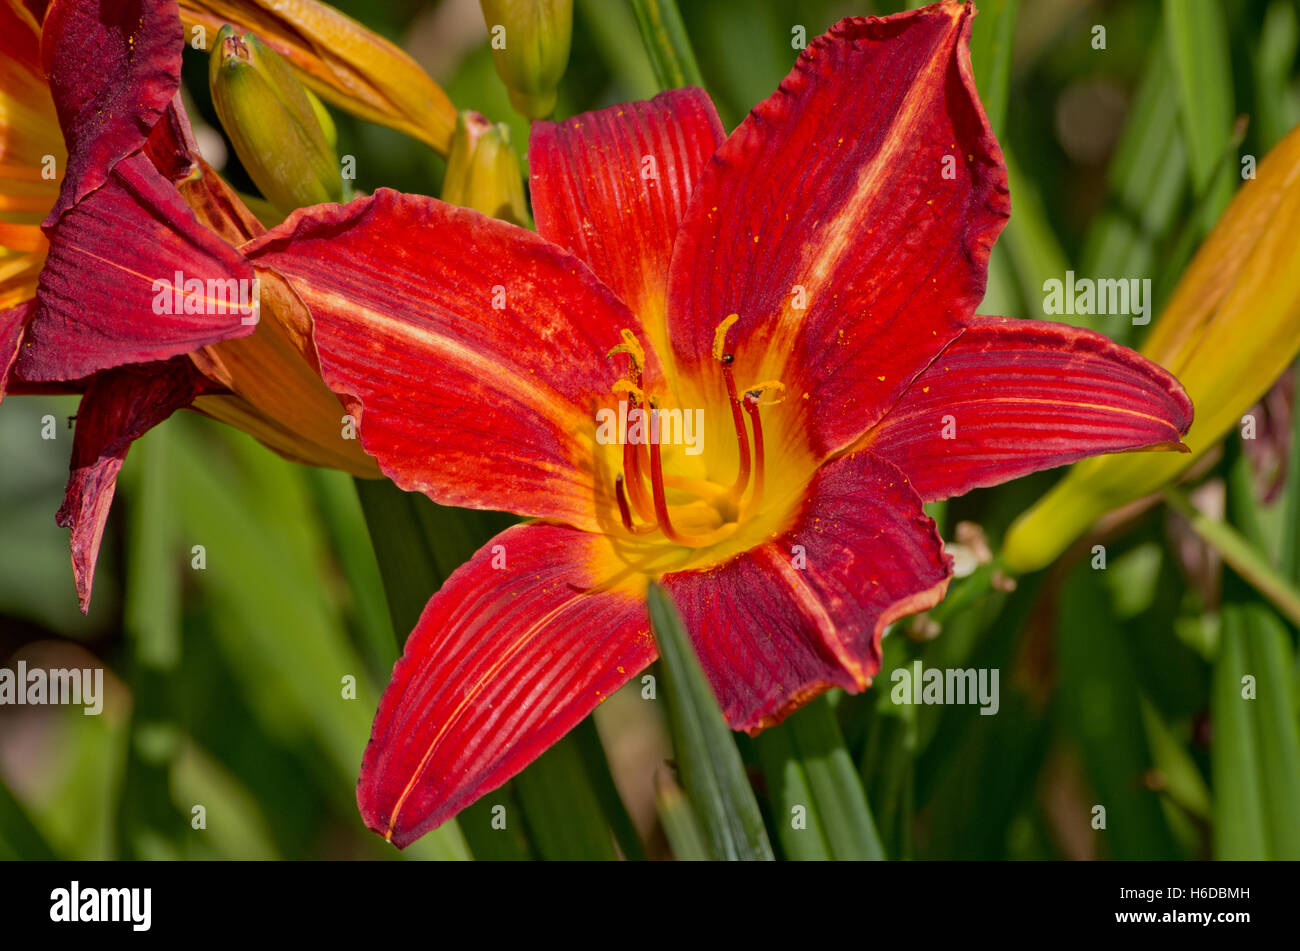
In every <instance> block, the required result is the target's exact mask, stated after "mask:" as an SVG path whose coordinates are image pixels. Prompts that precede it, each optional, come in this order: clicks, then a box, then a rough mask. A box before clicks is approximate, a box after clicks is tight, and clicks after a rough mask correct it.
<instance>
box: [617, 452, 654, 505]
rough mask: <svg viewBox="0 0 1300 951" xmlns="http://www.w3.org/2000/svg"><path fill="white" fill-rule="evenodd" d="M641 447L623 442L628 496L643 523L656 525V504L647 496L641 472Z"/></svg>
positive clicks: (624, 470)
mask: <svg viewBox="0 0 1300 951" xmlns="http://www.w3.org/2000/svg"><path fill="white" fill-rule="evenodd" d="M640 450H641V447H640V446H638V445H636V444H635V443H633V442H632V441H631V440H628V439H625V440H623V472H624V473H626V474H627V479H628V483H627V489H628V495H629V496H630V497H631V499H632V507H633V508H634V509H636V514H637V515H639V516H641V519H642V521H646V522H649V523H651V524H652V525H653V524H654V521H655V516H654V503H653V502H651V500H650V496H648V495H646V491H645V482H644V481H643V479H642V472H641V451H640Z"/></svg>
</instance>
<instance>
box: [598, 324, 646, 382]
mask: <svg viewBox="0 0 1300 951" xmlns="http://www.w3.org/2000/svg"><path fill="white" fill-rule="evenodd" d="M619 336H621V337H622V338H623V342H622V343H620V344H618V345H617V346H616V347H613V348H612V349H611V350H610V351H609V353H607V354H606V355H605V357H606V359H610V360H612V359H613V358H614V355H615V354H618V353H626V354H627V355H628V359H629V360H630V361H631V363H632V372H633V374H634V375H635V379H634V381H633V382H635V383H637V384H638V385H640V383H641V371H642V370H643V369H644V368H645V348H643V347H642V346H641V343H640V341H638V340H637V339H636V335H635V334H633V333H632V331H630V330H626V329H624V330H622V331H620V332H619Z"/></svg>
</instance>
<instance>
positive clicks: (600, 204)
mask: <svg viewBox="0 0 1300 951" xmlns="http://www.w3.org/2000/svg"><path fill="white" fill-rule="evenodd" d="M724 137H725V136H724V133H723V129H722V123H721V121H719V119H718V113H717V110H716V109H714V107H713V101H712V100H711V99H710V98H709V96H708V94H707V93H706V92H704V91H703V90H702V89H694V88H692V89H672V90H669V91H668V92H663V93H660V94H659V95H657V96H655V97H654V99H651V100H650V101H649V102H630V103H626V104H624V105H619V106H610V107H609V108H608V109H601V110H599V111H598V112H587V113H583V114H582V115H580V116H576V117H574V118H572V119H569V120H568V121H566V122H560V123H553V122H534V123H533V128H532V133H531V136H530V138H529V141H528V165H529V168H530V169H531V173H530V176H531V187H532V198H533V214H534V215H536V217H537V232H538V234H540V235H541V236H542V237H544V238H546V239H547V240H548V241H553V242H554V243H556V244H558V245H560V246H561V247H562V248H565V249H567V250H569V251H572V252H573V253H574V254H576V255H577V256H578V257H580V258H581V259H582V260H583V261H585V262H586V264H587V266H588V267H590V268H591V269H592V271H593V272H595V274H596V276H597V277H598V278H600V279H601V280H602V281H604V282H605V283H606V284H607V285H609V287H610V288H612V289H613V291H614V293H616V294H618V296H619V297H621V298H622V299H623V300H624V301H626V302H627V304H628V306H629V307H631V308H632V310H633V311H635V312H636V313H637V314H638V315H639V316H640V317H641V320H642V322H643V323H644V324H645V325H646V327H647V329H648V330H650V331H651V334H652V339H653V341H654V343H655V345H656V348H657V349H659V350H660V352H667V351H666V350H665V349H664V345H665V342H666V339H667V337H666V329H665V328H664V298H665V295H666V293H667V290H668V261H669V258H670V257H671V256H672V249H673V239H674V238H675V237H676V235H677V228H678V225H679V224H680V223H681V220H682V216H683V215H684V214H685V213H686V207H687V203H688V200H689V198H690V196H691V192H692V191H693V190H694V188H695V183H696V181H697V180H698V179H699V175H700V172H701V170H702V169H703V168H704V166H705V164H706V163H707V162H708V160H709V159H710V158H711V157H712V155H713V153H714V152H715V151H717V148H718V146H719V145H721V144H722V140H723V138H724Z"/></svg>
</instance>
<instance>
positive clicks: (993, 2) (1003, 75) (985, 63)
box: [970, 0, 1020, 138]
mask: <svg viewBox="0 0 1300 951" xmlns="http://www.w3.org/2000/svg"><path fill="white" fill-rule="evenodd" d="M1019 8H1020V0H985V2H984V3H982V4H980V8H979V16H977V17H976V18H975V23H974V26H973V27H972V29H971V38H970V59H971V67H972V68H973V69H974V71H975V88H977V89H978V90H979V93H980V99H981V100H982V101H983V103H984V111H985V112H986V113H987V114H988V117H989V125H990V126H992V128H993V134H994V135H996V136H997V137H998V138H1002V133H1003V131H1004V126H1005V124H1006V116H1007V97H1008V95H1009V93H1010V89H1011V49H1012V45H1013V42H1014V40H1015V33H1016V14H1017V13H1018V12H1019Z"/></svg>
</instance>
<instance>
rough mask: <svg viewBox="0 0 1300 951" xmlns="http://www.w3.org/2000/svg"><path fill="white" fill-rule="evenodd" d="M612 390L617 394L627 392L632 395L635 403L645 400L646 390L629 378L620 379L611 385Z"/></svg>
mask: <svg viewBox="0 0 1300 951" xmlns="http://www.w3.org/2000/svg"><path fill="white" fill-rule="evenodd" d="M610 390H611V391H612V392H613V393H615V394H619V393H626V394H627V395H628V396H630V397H632V400H633V403H634V404H638V403H644V402H645V390H643V389H641V387H639V386H637V385H636V384H634V383H632V382H631V381H629V380H619V381H618V382H617V383H615V384H614V385H613V386H611V387H610Z"/></svg>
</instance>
